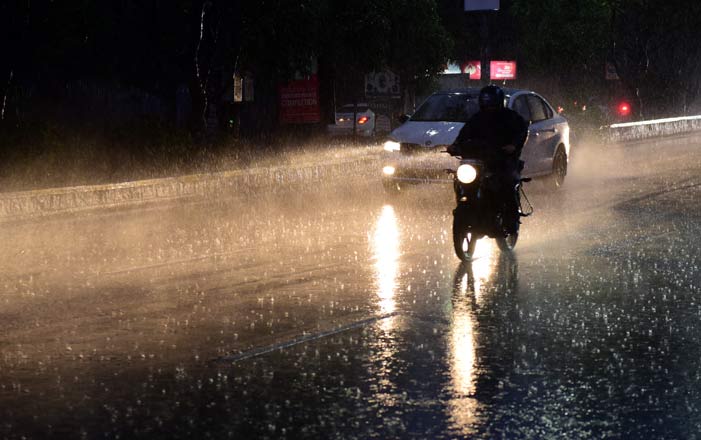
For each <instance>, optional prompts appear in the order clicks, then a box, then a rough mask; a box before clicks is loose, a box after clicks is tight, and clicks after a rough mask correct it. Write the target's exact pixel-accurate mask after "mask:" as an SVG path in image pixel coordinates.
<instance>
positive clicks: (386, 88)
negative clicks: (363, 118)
mask: <svg viewBox="0 0 701 440" xmlns="http://www.w3.org/2000/svg"><path fill="white" fill-rule="evenodd" d="M365 96H394V97H399V96H401V93H400V88H399V76H397V75H395V74H394V73H392V72H390V71H389V70H386V71H384V72H372V73H369V74H367V75H365Z"/></svg>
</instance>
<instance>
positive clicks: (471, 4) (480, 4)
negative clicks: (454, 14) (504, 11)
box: [465, 0, 499, 12]
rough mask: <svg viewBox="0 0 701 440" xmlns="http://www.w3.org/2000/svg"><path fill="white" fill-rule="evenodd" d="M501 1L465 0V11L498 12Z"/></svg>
mask: <svg viewBox="0 0 701 440" xmlns="http://www.w3.org/2000/svg"><path fill="white" fill-rule="evenodd" d="M498 10H499V0H465V11H466V12H470V11H498Z"/></svg>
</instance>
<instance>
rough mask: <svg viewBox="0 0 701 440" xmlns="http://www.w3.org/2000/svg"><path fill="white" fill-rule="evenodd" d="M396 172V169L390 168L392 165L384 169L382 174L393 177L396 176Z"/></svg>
mask: <svg viewBox="0 0 701 440" xmlns="http://www.w3.org/2000/svg"><path fill="white" fill-rule="evenodd" d="M395 171H396V170H395V169H394V167H393V166H390V165H388V166H386V167H384V168H382V172H383V173H384V174H385V176H392V175H394V172H395Z"/></svg>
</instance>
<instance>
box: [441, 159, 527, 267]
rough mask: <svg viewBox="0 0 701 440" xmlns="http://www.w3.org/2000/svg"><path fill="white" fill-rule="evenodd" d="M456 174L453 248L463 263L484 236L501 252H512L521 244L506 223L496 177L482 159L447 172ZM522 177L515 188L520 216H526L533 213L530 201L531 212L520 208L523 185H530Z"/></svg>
mask: <svg viewBox="0 0 701 440" xmlns="http://www.w3.org/2000/svg"><path fill="white" fill-rule="evenodd" d="M446 171H448V172H449V173H450V174H452V175H453V189H454V190H455V200H456V204H457V206H456V207H455V209H454V210H453V246H454V248H455V254H456V255H457V257H458V258H460V260H462V261H469V260H470V259H471V258H472V256H473V255H474V251H475V245H476V243H477V240H479V239H481V238H483V237H489V238H493V239H495V240H496V241H497V245H498V246H499V249H501V250H502V251H504V252H510V251H512V250H513V248H514V246H516V242H517V241H518V230H517V231H516V232H514V233H509V232H507V230H506V225H505V224H504V212H505V207H504V204H503V203H501V202H500V200H499V197H498V196H497V194H496V191H495V190H494V188H495V187H496V186H498V184H499V182H497V180H496V179H497V177H498V176H496V175H495V174H494V173H492V172H490V171H489V170H487V168H486V166H485V163H484V162H482V161H480V160H473V159H462V160H461V161H460V166H459V167H458V168H457V170H446ZM530 180H531V179H529V178H522V179H520V181H519V182H518V183H517V184H516V187H515V188H514V197H517V204H518V207H519V216H520V217H527V216H529V215H531V214H532V213H533V207H532V206H531V205H530V202H528V206H529V211H530V212H524V211H523V209H522V206H521V194H523V195H524V197H525V194H524V193H523V183H525V182H530ZM525 199H526V201H528V198H527V197H526V198H525Z"/></svg>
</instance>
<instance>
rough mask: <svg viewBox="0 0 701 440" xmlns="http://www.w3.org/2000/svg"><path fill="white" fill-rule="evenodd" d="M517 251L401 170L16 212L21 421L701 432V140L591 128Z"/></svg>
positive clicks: (15, 418)
mask: <svg viewBox="0 0 701 440" xmlns="http://www.w3.org/2000/svg"><path fill="white" fill-rule="evenodd" d="M578 153H579V154H578V155H577V156H575V157H574V161H573V164H572V168H573V170H572V172H571V175H570V176H568V179H569V180H568V182H567V184H566V186H565V188H564V189H563V190H562V191H560V192H557V193H552V192H548V191H546V190H545V189H544V188H543V187H542V186H540V185H539V184H531V185H530V188H529V189H528V193H529V196H530V198H531V201H532V203H533V205H534V207H535V209H536V213H535V215H534V216H533V217H531V218H529V219H527V220H525V222H524V226H523V229H522V236H521V238H520V241H519V243H518V246H517V249H516V252H515V253H514V255H513V256H510V257H509V256H504V255H502V254H500V253H499V251H498V250H497V249H496V246H495V245H494V244H493V243H490V242H480V243H479V244H478V249H477V257H476V258H475V260H474V261H473V262H472V263H471V264H469V265H461V264H459V262H458V260H457V259H456V258H455V256H454V255H453V251H452V244H451V241H450V240H451V239H450V225H451V209H452V206H451V204H452V198H451V197H452V195H451V192H450V189H449V188H445V187H429V188H423V189H417V190H415V191H411V192H410V193H408V194H405V195H404V196H403V197H401V198H399V199H396V198H388V197H386V196H385V195H384V194H382V192H381V191H380V190H379V184H378V183H377V182H366V183H364V184H362V183H357V184H356V183H354V184H352V185H350V186H349V187H347V188H345V189H343V190H340V189H339V188H338V187H336V188H333V189H323V188H321V189H319V188H317V189H314V190H313V191H311V192H310V193H305V194H292V193H286V192H284V191H281V192H279V193H276V194H273V195H266V196H261V197H260V198H258V199H246V200H240V199H238V200H237V199H234V200H228V201H212V202H211V203H201V204H190V205H184V206H170V207H162V208H153V209H149V210H138V211H136V210H135V211H127V212H109V213H92V214H86V215H82V216H80V217H79V218H75V217H71V218H67V217H60V218H54V219H51V220H44V221H41V222H34V223H23V224H6V225H2V227H1V228H0V242H1V243H3V251H2V257H1V259H0V270H1V273H0V287H1V288H2V295H1V296H0V353H1V355H2V356H1V357H0V436H1V437H2V438H21V437H29V438H47V437H54V438H59V437H60V438H71V437H72V438H78V437H86V438H136V437H145V438H228V437H230V438H463V437H472V438H509V439H512V438H604V437H606V438H635V437H641V438H696V437H699V436H701V376H699V371H701V343H700V342H699V340H700V339H701V270H700V269H699V265H700V260H701V257H699V252H698V249H699V244H701V240H699V238H698V231H699V229H700V228H699V217H700V215H701V214H700V213H701V211H700V210H699V207H700V204H701V203H700V202H699V200H700V196H701V174H700V171H701V140H700V139H699V138H676V139H672V140H667V141H664V142H658V143H645V144H637V145H630V146H626V147H624V148H620V149H599V148H594V147H588V148H582V150H581V151H579V152H578Z"/></svg>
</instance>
